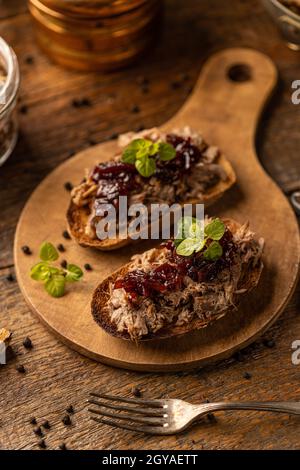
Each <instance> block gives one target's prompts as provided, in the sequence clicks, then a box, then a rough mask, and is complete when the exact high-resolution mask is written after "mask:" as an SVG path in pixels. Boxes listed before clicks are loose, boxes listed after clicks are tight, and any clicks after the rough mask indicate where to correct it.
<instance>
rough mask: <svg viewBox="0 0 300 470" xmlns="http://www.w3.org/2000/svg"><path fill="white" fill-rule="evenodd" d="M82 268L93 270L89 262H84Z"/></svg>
mask: <svg viewBox="0 0 300 470" xmlns="http://www.w3.org/2000/svg"><path fill="white" fill-rule="evenodd" d="M84 269H85V270H86V271H92V270H93V268H92V266H91V265H90V264H89V263H86V264H85V265H84Z"/></svg>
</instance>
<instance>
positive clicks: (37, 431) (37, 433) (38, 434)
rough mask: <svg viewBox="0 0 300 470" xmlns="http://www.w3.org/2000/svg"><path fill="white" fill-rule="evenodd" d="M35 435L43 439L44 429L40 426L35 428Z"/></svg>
mask: <svg viewBox="0 0 300 470" xmlns="http://www.w3.org/2000/svg"><path fill="white" fill-rule="evenodd" d="M33 432H34V434H36V435H37V436H40V437H43V435H44V434H43V431H42V428H41V427H40V426H38V427H37V428H34V430H33Z"/></svg>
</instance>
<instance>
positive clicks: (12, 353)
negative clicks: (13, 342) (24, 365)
mask: <svg viewBox="0 0 300 470" xmlns="http://www.w3.org/2000/svg"><path fill="white" fill-rule="evenodd" d="M15 357H16V353H15V351H14V350H13V348H12V347H11V346H10V345H8V346H7V348H6V361H10V360H11V359H14V358H15Z"/></svg>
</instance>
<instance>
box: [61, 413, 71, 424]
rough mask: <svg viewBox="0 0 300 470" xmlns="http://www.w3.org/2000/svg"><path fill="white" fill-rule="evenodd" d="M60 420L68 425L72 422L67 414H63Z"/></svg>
mask: <svg viewBox="0 0 300 470" xmlns="http://www.w3.org/2000/svg"><path fill="white" fill-rule="evenodd" d="M62 422H63V423H64V425H65V426H70V425H71V424H72V421H71V418H70V416H69V415H65V416H64V417H63V419H62Z"/></svg>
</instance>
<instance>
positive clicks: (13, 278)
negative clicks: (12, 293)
mask: <svg viewBox="0 0 300 470" xmlns="http://www.w3.org/2000/svg"><path fill="white" fill-rule="evenodd" d="M6 280H7V281H8V282H13V281H14V280H15V277H14V275H13V274H11V273H9V274H8V275H7V276H6Z"/></svg>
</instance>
